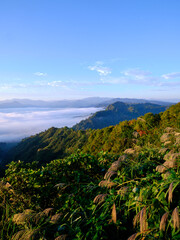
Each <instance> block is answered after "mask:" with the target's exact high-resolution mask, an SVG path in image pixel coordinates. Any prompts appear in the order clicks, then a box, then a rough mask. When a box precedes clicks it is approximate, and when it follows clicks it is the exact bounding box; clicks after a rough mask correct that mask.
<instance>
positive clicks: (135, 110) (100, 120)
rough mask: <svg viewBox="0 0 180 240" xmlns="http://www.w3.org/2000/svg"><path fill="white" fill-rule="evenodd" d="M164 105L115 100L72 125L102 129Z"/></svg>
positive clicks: (75, 127) (160, 110)
mask: <svg viewBox="0 0 180 240" xmlns="http://www.w3.org/2000/svg"><path fill="white" fill-rule="evenodd" d="M166 108H167V107H166V106H160V105H157V104H152V103H137V104H128V103H123V102H115V103H113V104H111V105H109V106H108V107H107V108H106V109H105V110H104V111H99V112H96V113H94V114H93V115H92V116H90V117H89V118H88V119H86V120H82V121H81V122H80V123H77V124H76V125H75V126H73V129H75V130H86V129H89V128H91V129H102V128H105V127H108V126H111V125H116V124H118V123H119V122H120V121H125V120H132V119H135V118H137V117H140V116H142V115H144V114H146V113H149V112H151V113H154V114H156V113H160V112H163V111H165V109H166Z"/></svg>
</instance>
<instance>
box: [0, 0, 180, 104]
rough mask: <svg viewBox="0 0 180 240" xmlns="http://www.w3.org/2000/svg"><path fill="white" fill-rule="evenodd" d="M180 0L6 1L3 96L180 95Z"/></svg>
mask: <svg viewBox="0 0 180 240" xmlns="http://www.w3.org/2000/svg"><path fill="white" fill-rule="evenodd" d="M179 10H180V1H179V0H171V1H169V0H149V1H145V0H30V1H24V0H16V1H14V0H2V1H0V99H1V100H3V99H11V98H31V99H50V100H53V99H77V98H84V97H92V96H100V97H128V98H146V99H163V100H167V99H171V100H173V99H180V94H179V93H180V46H179V43H180V14H179Z"/></svg>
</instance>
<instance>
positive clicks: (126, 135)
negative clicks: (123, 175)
mask: <svg viewBox="0 0 180 240" xmlns="http://www.w3.org/2000/svg"><path fill="white" fill-rule="evenodd" d="M118 105H119V104H118ZM120 105H121V104H120ZM137 105H138V106H139V107H140V105H139V104H137ZM111 106H112V107H113V105H110V106H109V108H111ZM123 106H124V107H125V108H127V106H126V105H124V104H123ZM143 106H146V105H144V104H143ZM157 106H158V105H156V107H157ZM175 106H177V108H178V106H179V105H178V104H177V105H175ZM171 109H173V106H172V107H170V108H169V110H167V111H165V112H164V113H160V114H155V115H153V114H152V113H147V114H145V115H144V116H143V117H142V118H139V119H138V120H135V119H134V120H131V121H124V122H120V123H119V124H117V125H116V126H110V127H106V128H103V129H97V130H91V129H89V130H86V131H82V130H78V131H75V130H74V129H71V128H67V127H65V128H50V129H48V130H47V131H45V132H41V133H40V134H37V135H35V136H32V137H30V138H26V139H24V140H23V141H21V143H20V144H18V145H17V147H16V148H14V149H13V151H12V152H11V154H10V156H9V159H8V161H9V160H15V161H16V160H19V159H20V160H23V161H25V162H29V161H33V160H34V161H35V160H36V161H39V162H40V163H43V162H44V163H45V162H49V161H50V160H52V159H55V158H62V157H65V156H69V155H70V154H72V153H75V152H77V151H78V150H80V151H82V152H87V153H91V154H97V153H98V152H100V151H107V152H109V153H113V154H116V153H118V154H119V153H121V152H122V151H123V150H125V149H126V148H130V147H132V146H133V145H134V144H137V145H142V144H143V139H144V138H145V137H147V136H148V137H149V142H150V143H152V142H154V141H155V142H157V144H158V141H159V139H158V138H157V136H156V134H157V133H158V132H159V131H163V126H164V125H168V124H172V125H174V124H177V123H175V122H172V123H169V122H168V116H166V115H167V114H169V112H170V111H171ZM158 110H159V106H158ZM176 115H177V117H178V112H177V113H176ZM175 121H176V119H175ZM140 135H142V136H141V137H140V138H139V137H138V136H140Z"/></svg>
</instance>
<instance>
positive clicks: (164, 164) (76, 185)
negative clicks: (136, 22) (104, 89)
mask: <svg viewBox="0 0 180 240" xmlns="http://www.w3.org/2000/svg"><path fill="white" fill-rule="evenodd" d="M179 150H180V103H178V104H176V105H173V106H171V107H170V108H169V109H167V110H166V111H165V112H163V113H159V114H152V113H147V114H145V115H144V116H142V117H139V118H138V119H137V120H130V121H124V122H121V123H119V124H118V125H116V126H111V127H107V128H103V129H100V130H87V131H75V130H73V129H69V128H62V129H56V128H51V129H49V130H48V131H45V132H43V133H40V134H37V135H36V136H32V137H30V138H27V139H25V140H23V141H22V142H21V143H20V144H19V145H18V146H17V147H16V148H14V150H13V153H14V159H15V160H18V161H14V162H11V163H9V165H8V168H7V169H6V172H5V175H4V176H3V178H2V179H1V182H0V213H1V215H0V236H1V239H4V240H10V239H13V240H30V239H35V240H36V239H37V240H42V239H44V240H72V239H76V240H80V239H82V240H83V239H84V240H92V239H93V240H99V239H101V240H105V239H107V240H126V239H128V240H134V239H136V240H142V239H144V240H150V239H157V240H159V239H160V240H170V239H171V240H178V239H180V218H179V207H180V196H179V191H180V174H179V170H180V164H179V163H180V151H179ZM35 160H36V161H35ZM37 160H38V161H39V162H37Z"/></svg>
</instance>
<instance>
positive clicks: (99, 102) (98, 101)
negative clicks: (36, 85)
mask: <svg viewBox="0 0 180 240" xmlns="http://www.w3.org/2000/svg"><path fill="white" fill-rule="evenodd" d="M118 101H120V102H124V103H131V104H132V103H133V104H136V103H154V104H159V105H163V106H169V105H171V104H172V103H171V102H164V101H156V100H145V99H135V98H101V97H90V98H84V99H78V100H59V101H42V100H30V99H12V100H4V101H0V109H2V108H27V107H38V108H88V107H107V106H108V105H109V104H112V103H115V102H118Z"/></svg>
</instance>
